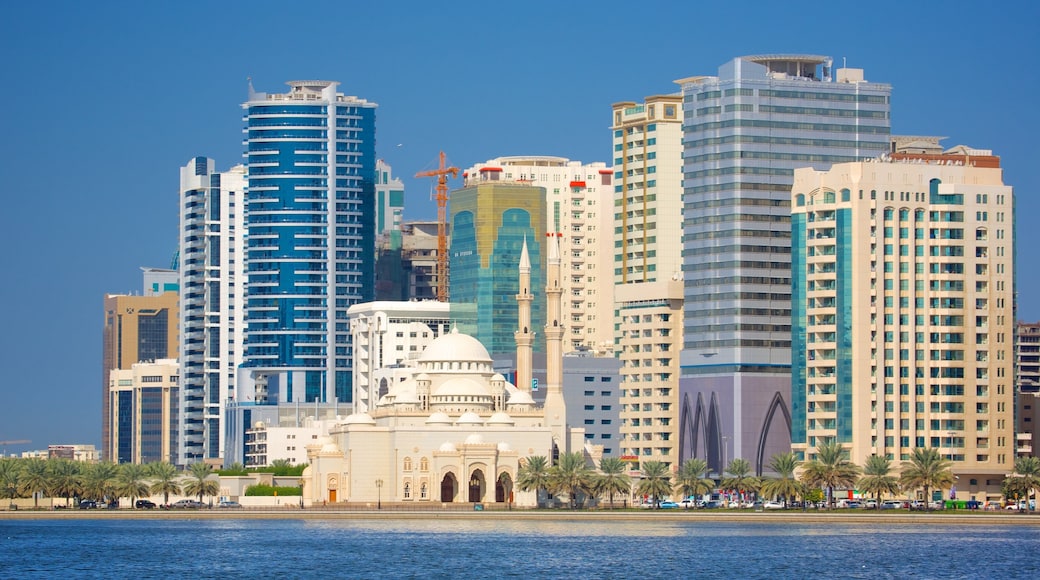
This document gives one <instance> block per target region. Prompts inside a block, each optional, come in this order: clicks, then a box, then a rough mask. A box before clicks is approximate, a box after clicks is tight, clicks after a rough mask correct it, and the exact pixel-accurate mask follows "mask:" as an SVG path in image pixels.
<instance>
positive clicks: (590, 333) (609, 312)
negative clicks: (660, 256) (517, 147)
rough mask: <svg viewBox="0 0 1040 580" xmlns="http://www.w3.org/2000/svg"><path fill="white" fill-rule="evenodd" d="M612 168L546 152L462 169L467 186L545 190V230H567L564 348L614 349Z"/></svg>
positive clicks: (563, 250) (563, 263) (564, 245)
mask: <svg viewBox="0 0 1040 580" xmlns="http://www.w3.org/2000/svg"><path fill="white" fill-rule="evenodd" d="M612 173H613V170H612V169H611V168H610V167H608V166H607V165H606V164H605V163H602V162H595V163H582V162H581V161H571V160H570V159H567V158H564V157H552V156H544V155H543V156H515V157H497V158H495V159H490V160H488V161H487V162H485V163H482V164H479V165H474V166H473V167H470V168H469V169H467V170H466V171H465V172H464V173H463V176H464V178H465V180H466V186H467V187H469V186H473V185H478V184H481V183H488V182H498V183H511V182H515V183H523V184H529V185H533V186H536V187H541V188H543V189H545V231H546V232H549V233H560V234H563V235H562V236H561V237H559V239H558V241H559V243H560V260H561V266H562V268H563V274H562V276H563V277H562V279H561V280H560V283H561V285H562V288H563V302H562V305H561V306H562V308H563V319H562V321H561V322H562V323H563V325H564V327H565V329H566V332H565V334H564V340H563V347H564V350H565V351H566V352H570V351H573V350H592V351H596V352H597V353H600V354H604V353H609V354H612V353H613V346H614V319H613V308H614V303H613V299H614V295H613V277H612V273H611V269H612V268H613V259H614V252H613V235H612V234H611V228H613V226H614V221H613V220H614V210H613V207H612V203H613V195H614V190H613V187H612V185H611V184H612V182H613V179H612V175H611V174H612ZM533 241H534V240H532V242H533ZM536 279H537V278H536Z"/></svg>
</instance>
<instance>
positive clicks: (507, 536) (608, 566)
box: [0, 519, 1040, 580]
mask: <svg viewBox="0 0 1040 580" xmlns="http://www.w3.org/2000/svg"><path fill="white" fill-rule="evenodd" d="M102 576H103V577H105V578H169V577H177V578H214V577H224V578H243V577H258V578H277V579H279V580H281V579H284V578H314V577H316V576H323V577H326V578H365V579H378V578H393V579H398V578H458V577H484V578H526V579H529V580H541V579H543V578H582V579H585V578H771V579H775V578H799V579H801V578H870V579H876V578H910V577H914V578H995V579H996V578H999V579H1003V578H1033V579H1035V578H1040V528H1038V527H1034V526H944V525H875V524H837V523H818V524H817V523H813V524H801V523H779V524H773V523H767V524H761V523H726V522H698V521H689V522H686V521H660V522H655V521H651V520H647V521H635V522H629V521H624V522H622V521H617V522H604V521H528V520H514V521H501V520H481V519H465V520H458V519H440V520H281V519H279V520H235V519H227V520H164V519H155V520H106V519H98V520H69V521H61V520H25V521H19V520H13V521H4V520H0V578H4V579H6V578H57V577H60V578H96V577H102Z"/></svg>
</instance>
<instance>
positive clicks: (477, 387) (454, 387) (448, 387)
mask: <svg viewBox="0 0 1040 580" xmlns="http://www.w3.org/2000/svg"><path fill="white" fill-rule="evenodd" d="M489 394H490V393H489V392H488V388H487V387H486V386H484V385H482V384H481V383H479V382H477V381H475V380H473V379H469V378H465V377H455V378H451V379H448V380H446V381H444V382H443V383H441V384H440V386H439V387H437V390H436V391H435V392H434V393H433V396H435V397H487V396H488V395H489Z"/></svg>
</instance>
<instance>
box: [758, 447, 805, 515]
mask: <svg viewBox="0 0 1040 580" xmlns="http://www.w3.org/2000/svg"><path fill="white" fill-rule="evenodd" d="M801 463H802V462H801V461H798V458H797V457H796V456H795V454H794V453H791V452H788V453H777V454H776V455H774V456H773V457H772V458H770V460H769V469H771V470H773V473H775V474H776V477H768V478H766V479H764V480H763V481H762V487H761V491H762V495H763V496H764V497H768V498H777V497H783V498H784V505H790V501H791V500H793V499H794V498H796V497H798V496H799V495H802V491H803V490H804V489H805V486H803V485H802V484H801V482H799V481H798V479H796V478H795V476H794V472H795V470H797V469H798V466H799V465H801Z"/></svg>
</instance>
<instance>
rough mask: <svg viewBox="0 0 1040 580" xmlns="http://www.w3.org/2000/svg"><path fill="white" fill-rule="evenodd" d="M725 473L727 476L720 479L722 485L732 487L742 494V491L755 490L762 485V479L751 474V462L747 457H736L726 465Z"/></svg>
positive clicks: (727, 487)
mask: <svg viewBox="0 0 1040 580" xmlns="http://www.w3.org/2000/svg"><path fill="white" fill-rule="evenodd" d="M726 475H728V476H729V477H727V478H725V479H723V480H722V487H724V488H726V489H733V490H736V491H738V492H740V494H741V495H742V496H743V495H744V492H747V491H754V492H757V491H758V488H759V487H761V486H762V481H761V480H759V479H758V478H757V477H755V476H754V475H751V463H749V462H748V460H747V459H741V458H739V457H738V458H736V459H734V460H733V461H730V462H729V465H727V466H726Z"/></svg>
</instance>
